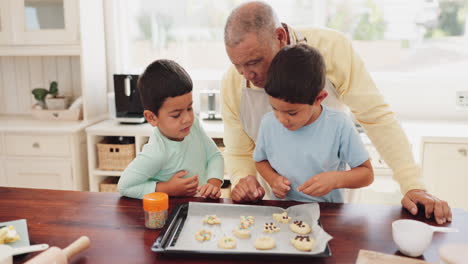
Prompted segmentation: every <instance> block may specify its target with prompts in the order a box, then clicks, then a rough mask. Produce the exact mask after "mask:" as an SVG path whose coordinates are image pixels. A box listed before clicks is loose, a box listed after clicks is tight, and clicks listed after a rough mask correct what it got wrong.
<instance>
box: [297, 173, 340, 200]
mask: <svg viewBox="0 0 468 264" xmlns="http://www.w3.org/2000/svg"><path fill="white" fill-rule="evenodd" d="M337 176H338V174H337V173H336V172H334V171H329V172H322V173H319V174H317V175H314V176H313V177H311V178H310V179H308V180H307V181H306V182H304V183H303V184H302V185H301V186H299V187H298V188H297V190H298V191H299V192H303V193H305V194H307V195H311V196H316V197H318V196H324V195H325V194H327V193H329V192H331V191H332V190H333V189H336V185H337V178H336V177H337Z"/></svg>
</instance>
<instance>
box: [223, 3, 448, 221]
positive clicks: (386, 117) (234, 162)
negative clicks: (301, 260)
mask: <svg viewBox="0 0 468 264" xmlns="http://www.w3.org/2000/svg"><path fill="white" fill-rule="evenodd" d="M224 34H225V35H224V42H225V46H226V51H227V54H228V56H229V59H230V60H231V62H232V64H233V66H232V67H231V68H230V69H229V70H228V72H227V73H226V74H225V76H224V78H223V82H222V89H221V91H222V102H223V103H222V105H223V120H224V124H225V129H224V143H225V145H226V149H225V159H226V167H227V170H228V173H229V175H230V177H231V182H232V183H233V186H234V187H233V189H232V198H233V199H234V200H235V201H255V200H258V199H261V198H263V196H264V195H265V189H268V188H269V187H268V185H267V184H265V182H264V181H263V179H262V178H261V177H257V172H256V169H255V163H254V161H253V159H252V152H253V150H254V148H255V140H256V137H257V132H258V129H259V126H260V120H261V118H262V116H263V115H264V114H265V113H267V112H269V111H271V110H272V108H271V106H270V104H269V102H268V97H267V95H266V93H265V91H264V89H263V88H262V87H264V85H265V82H266V74H267V71H268V68H269V66H270V63H271V61H272V60H273V58H274V56H275V55H276V53H277V52H278V51H279V50H280V49H281V48H282V47H284V46H286V45H294V44H296V43H306V44H307V45H310V46H312V47H314V48H316V49H318V50H319V51H320V52H321V54H322V56H323V57H324V59H325V63H326V68H327V69H326V75H327V85H326V89H327V91H328V94H329V96H328V98H327V99H326V100H325V102H324V104H326V105H328V106H330V107H332V108H338V109H346V107H344V105H346V106H347V107H348V108H349V110H351V112H352V113H353V114H354V117H355V118H356V120H357V121H358V122H359V123H360V124H362V126H363V127H364V128H365V130H366V132H367V135H368V136H369V138H370V139H371V140H372V143H373V144H374V146H375V147H376V148H377V149H378V151H379V153H380V154H381V155H382V157H383V158H384V160H385V161H386V162H387V164H388V165H389V166H390V167H391V168H392V170H393V175H394V179H395V180H396V181H398V183H399V184H400V187H401V192H402V193H403V194H404V198H403V199H402V201H401V203H402V205H403V207H405V208H406V209H407V210H409V211H410V212H411V213H412V214H417V212H418V207H417V204H422V205H424V207H425V214H426V217H428V218H429V217H431V216H432V214H434V216H435V219H436V221H437V223H439V224H443V223H445V222H447V221H451V220H452V219H451V218H452V214H451V210H450V207H449V206H448V204H447V202H445V201H442V200H440V199H438V198H437V197H435V196H433V195H431V194H429V193H428V192H426V191H425V187H424V184H423V183H422V181H421V175H420V173H421V172H420V168H419V167H418V166H417V164H416V163H415V161H414V158H413V156H412V153H411V149H410V145H409V143H408V139H407V138H406V135H405V133H404V132H403V130H402V129H401V127H400V125H399V123H398V121H397V120H396V119H395V114H394V113H393V112H392V111H391V109H390V107H389V105H388V104H386V103H385V101H384V99H383V97H382V95H381V94H380V92H379V90H378V89H377V88H376V86H375V84H374V82H373V81H372V79H371V77H370V75H369V73H368V72H367V71H366V69H365V67H364V64H363V62H362V60H361V59H360V58H359V57H358V56H357V55H356V54H355V53H354V51H353V48H352V47H351V43H350V42H349V40H347V39H346V38H345V37H344V36H343V35H342V34H340V33H338V32H336V31H333V30H327V29H318V28H309V29H307V30H301V31H298V30H295V29H293V28H292V27H290V26H288V25H286V24H284V23H280V22H279V20H278V18H277V16H276V14H275V12H274V11H273V9H272V8H271V7H270V6H269V5H267V4H266V3H263V2H249V3H245V4H242V5H240V6H238V7H237V8H236V9H234V10H233V11H232V12H231V14H230V15H229V17H228V19H227V22H226V26H225V32H224ZM343 107H344V108H343Z"/></svg>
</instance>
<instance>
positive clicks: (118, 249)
mask: <svg viewBox="0 0 468 264" xmlns="http://www.w3.org/2000/svg"><path fill="white" fill-rule="evenodd" d="M189 201H197V202H204V200H203V199H200V198H172V199H170V208H173V207H174V206H175V205H177V204H179V203H185V202H189ZM211 202H219V203H232V201H231V200H219V201H211ZM294 204H297V203H295V202H284V201H262V202H259V203H258V205H273V206H283V207H288V206H290V205H294ZM320 210H321V216H320V220H321V223H322V225H323V227H324V229H325V230H326V231H327V232H328V233H329V234H330V235H332V236H333V239H332V240H331V241H330V247H331V251H332V256H331V257H328V258H298V259H282V258H277V257H275V258H271V257H269V258H268V257H265V258H264V257H254V256H235V257H233V256H212V255H163V254H157V253H154V252H152V251H151V250H150V247H151V245H152V244H153V242H154V240H155V239H156V237H158V234H159V231H157V230H156V231H155V230H149V229H146V228H145V227H144V218H143V215H144V214H143V210H142V205H141V200H135V199H129V198H124V197H120V196H119V195H118V194H113V193H90V192H74V191H56V190H39V189H23V188H5V187H0V222H4V221H10V220H16V219H22V218H25V219H27V222H28V229H29V238H30V240H31V244H38V243H47V244H49V245H51V246H58V247H60V248H64V247H66V246H67V245H68V244H70V243H71V242H73V241H74V240H75V239H77V238H78V237H79V236H82V235H87V236H89V238H90V239H91V247H90V248H89V249H88V250H87V251H85V252H83V253H81V254H79V255H78V256H76V257H75V258H74V259H73V261H72V262H71V263H75V264H76V263H93V264H99V263H106V264H107V263H238V262H239V261H242V262H254V263H268V264H270V263H285V262H293V261H294V262H298V263H302V262H303V263H311V262H313V263H340V264H341V263H355V261H356V258H357V255H358V252H359V249H369V250H375V251H379V252H382V253H387V254H397V255H398V252H397V248H396V245H395V244H394V243H393V241H392V233H391V223H392V221H394V220H396V219H403V218H406V219H417V220H421V221H425V219H424V217H423V216H422V215H420V216H416V217H413V216H412V215H410V214H409V213H407V212H406V211H405V210H403V209H402V208H401V207H399V206H385V205H354V204H331V203H322V204H320ZM446 226H451V227H455V228H458V229H459V230H460V232H459V233H450V234H442V233H435V234H434V239H433V241H432V244H431V245H430V247H429V248H428V249H427V250H426V252H425V254H424V258H422V259H425V260H427V261H429V262H433V263H438V260H439V256H438V248H439V247H440V246H441V245H443V244H445V243H452V242H458V243H468V212H466V211H464V210H461V209H454V210H453V222H452V223H451V224H449V225H446ZM34 255H36V253H30V254H28V255H24V256H19V257H15V263H22V262H24V261H25V260H27V259H29V258H31V257H32V256H34Z"/></svg>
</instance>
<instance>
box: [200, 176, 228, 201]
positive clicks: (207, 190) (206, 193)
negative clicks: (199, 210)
mask: <svg viewBox="0 0 468 264" xmlns="http://www.w3.org/2000/svg"><path fill="white" fill-rule="evenodd" d="M221 183H222V181H221V180H218V179H209V180H208V182H207V183H206V184H205V185H203V186H200V187H198V189H197V190H198V194H200V196H201V197H203V198H207V197H210V198H211V199H218V198H219V197H221V188H220V187H221Z"/></svg>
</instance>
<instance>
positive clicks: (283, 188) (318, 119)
mask: <svg viewBox="0 0 468 264" xmlns="http://www.w3.org/2000/svg"><path fill="white" fill-rule="evenodd" d="M324 86H325V63H324V61H323V58H322V56H321V55H320V53H319V52H318V51H317V50H316V49H314V48H312V47H309V46H307V45H303V44H300V45H295V46H287V47H285V48H283V49H282V50H281V51H280V52H278V54H277V55H276V56H275V58H274V59H273V61H272V63H271V66H270V69H269V71H268V79H267V83H266V85H265V92H266V93H267V94H268V95H269V100H270V104H271V106H272V108H273V112H270V113H267V114H266V115H265V116H264V117H263V119H262V123H261V126H260V130H259V135H258V138H257V141H256V143H257V145H256V147H255V151H254V160H255V161H256V167H257V170H258V172H259V173H260V175H261V176H262V177H263V178H264V179H265V180H266V181H267V182H268V184H269V185H270V187H271V189H272V192H273V195H274V196H276V197H277V198H280V199H284V198H286V199H288V200H296V201H303V202H336V203H338V202H343V194H342V192H341V190H340V189H342V188H360V187H364V186H367V185H369V184H371V183H372V181H373V179H374V175H373V170H372V166H371V163H370V161H369V155H368V153H367V151H366V149H365V148H364V145H363V144H362V142H361V139H360V137H359V135H358V134H357V132H356V130H355V128H354V125H353V123H352V122H351V120H349V118H348V117H347V116H346V115H345V114H344V113H342V112H339V111H335V110H332V109H329V108H327V107H325V106H323V105H321V102H322V101H323V100H324V99H325V98H326V97H327V95H328V93H327V91H326V90H324ZM346 165H349V166H350V167H351V169H350V170H348V171H345V169H346Z"/></svg>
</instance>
